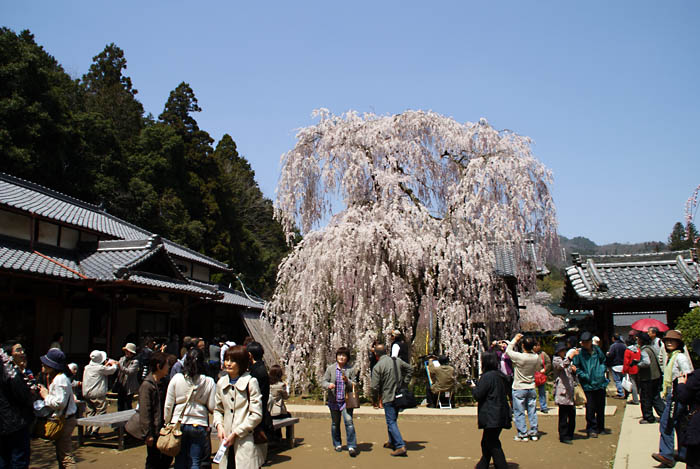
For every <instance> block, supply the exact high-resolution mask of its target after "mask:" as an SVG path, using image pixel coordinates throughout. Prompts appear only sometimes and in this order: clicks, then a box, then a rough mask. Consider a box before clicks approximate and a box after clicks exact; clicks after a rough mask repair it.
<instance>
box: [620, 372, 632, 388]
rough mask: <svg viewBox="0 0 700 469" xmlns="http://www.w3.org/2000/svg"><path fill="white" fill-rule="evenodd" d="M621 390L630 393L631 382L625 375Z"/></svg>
mask: <svg viewBox="0 0 700 469" xmlns="http://www.w3.org/2000/svg"><path fill="white" fill-rule="evenodd" d="M622 389H624V390H625V391H627V392H631V391H632V380H631V379H630V375H625V377H624V378H622Z"/></svg>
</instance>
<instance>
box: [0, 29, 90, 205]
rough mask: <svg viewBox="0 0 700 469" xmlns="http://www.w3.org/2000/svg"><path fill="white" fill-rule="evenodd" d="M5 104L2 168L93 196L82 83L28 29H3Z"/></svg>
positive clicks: (1, 96)
mask: <svg viewBox="0 0 700 469" xmlns="http://www.w3.org/2000/svg"><path fill="white" fill-rule="evenodd" d="M0 104H1V105H0V159H1V160H2V168H3V169H2V170H3V171H5V172H8V173H10V174H13V175H15V176H19V177H22V178H26V179H29V180H31V181H34V182H37V183H39V184H44V185H47V186H49V187H52V188H54V189H57V190H59V191H64V192H68V193H71V194H73V195H76V196H79V197H83V198H85V199H87V200H92V194H91V192H90V190H89V189H88V188H89V187H91V184H90V182H91V179H92V178H93V177H94V176H95V174H96V171H97V169H98V168H97V167H96V165H95V162H94V160H93V159H92V158H89V157H88V158H83V156H84V155H82V154H81V151H80V150H81V148H82V146H83V141H82V139H83V136H82V135H81V133H82V132H81V130H80V128H79V122H78V120H77V119H76V114H78V113H79V110H80V107H81V105H80V93H79V86H78V84H77V83H76V82H75V81H74V80H72V79H71V77H70V76H68V74H67V73H66V72H65V71H64V70H63V68H62V67H61V66H60V65H59V64H58V62H57V61H56V59H54V58H53V57H52V56H51V55H49V54H48V53H47V52H46V51H45V50H44V49H43V48H42V47H41V46H39V45H37V44H36V42H35V41H34V36H33V35H32V34H31V33H30V32H29V31H26V30H25V31H22V32H21V33H20V34H15V33H14V32H13V31H12V30H10V29H8V28H0Z"/></svg>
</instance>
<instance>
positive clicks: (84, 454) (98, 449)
mask: <svg viewBox="0 0 700 469" xmlns="http://www.w3.org/2000/svg"><path fill="white" fill-rule="evenodd" d="M608 405H618V407H619V408H618V411H617V412H616V413H615V415H614V416H608V417H606V427H609V428H611V429H612V430H613V433H612V435H601V436H600V437H599V438H597V439H584V438H583V437H582V429H583V427H584V426H585V420H584V418H583V417H581V416H579V417H577V421H576V422H577V428H578V429H579V430H578V432H577V437H578V439H576V440H575V441H574V444H573V445H563V444H561V443H559V439H558V437H557V418H556V417H555V416H549V415H546V416H545V415H541V414H540V415H541V416H540V418H539V428H540V431H541V432H542V438H541V439H540V441H537V442H532V441H530V442H527V443H520V442H515V441H513V436H514V435H515V429H510V430H506V431H504V432H503V434H502V436H501V442H502V443H503V449H504V451H505V454H506V457H507V459H508V462H509V468H510V469H513V468H524V469H530V468H537V469H543V468H557V469H578V468H580V467H586V468H588V469H597V468H600V469H603V468H605V469H607V468H609V467H611V466H610V463H611V461H612V460H613V459H614V457H615V449H616V447H617V441H618V438H619V431H620V425H621V420H622V414H623V411H624V404H622V402H621V401H616V400H614V399H608ZM355 428H356V431H357V435H358V445H359V449H360V454H359V456H358V457H357V458H354V459H353V458H350V456H349V455H348V453H347V451H344V452H342V453H336V452H335V451H334V450H333V447H332V444H331V441H330V419H323V418H308V419H302V421H301V423H300V424H299V425H298V426H297V430H296V436H297V446H296V447H295V448H294V449H277V450H274V451H272V452H271V453H272V454H271V457H270V459H271V463H270V465H269V466H268V467H273V468H275V467H278V468H280V469H287V468H289V469H302V468H303V469H309V468H323V467H330V466H331V465H335V466H339V467H348V468H358V469H359V468H372V469H374V468H377V467H380V468H382V469H391V468H399V467H400V468H402V469H411V468H415V469H439V468H465V467H466V468H472V467H474V464H476V462H477V461H478V460H479V458H480V457H481V449H480V440H481V432H480V431H479V430H478V429H477V425H476V418H475V417H462V418H451V419H445V420H440V419H434V418H429V419H426V418H419V417H400V418H399V428H400V429H401V433H402V435H403V437H404V439H405V440H406V442H407V445H408V451H409V453H408V457H406V458H392V457H391V456H390V455H389V450H387V449H384V448H382V445H383V444H384V442H385V441H386V440H387V433H386V424H385V423H384V421H383V420H381V419H378V418H367V417H358V418H356V419H355ZM343 432H344V430H343ZM112 441H113V440H112V439H106V440H105V441H104V443H110V442H112ZM216 447H217V444H216V443H214V449H216ZM32 450H33V451H32V464H31V467H33V468H50V467H56V463H55V456H54V450H53V446H51V445H50V444H48V443H46V442H43V441H35V442H33V444H32ZM75 454H76V457H77V459H78V467H79V468H81V469H82V468H85V469H88V468H117V467H118V468H125V469H130V468H133V469H137V468H138V469H140V468H142V467H143V466H144V461H145V459H146V450H145V447H144V446H142V445H141V446H132V447H130V448H128V449H126V450H125V451H121V452H120V451H117V450H116V449H111V448H108V447H105V444H103V443H88V444H86V445H85V446H83V447H81V448H79V449H78V450H76V453H75ZM216 467H217V466H216V465H215V466H214V468H216Z"/></svg>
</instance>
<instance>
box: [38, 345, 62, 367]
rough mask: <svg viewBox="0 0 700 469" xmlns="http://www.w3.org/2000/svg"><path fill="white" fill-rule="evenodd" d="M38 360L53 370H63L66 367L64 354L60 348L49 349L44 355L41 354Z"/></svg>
mask: <svg viewBox="0 0 700 469" xmlns="http://www.w3.org/2000/svg"><path fill="white" fill-rule="evenodd" d="M39 360H41V363H43V364H44V365H46V366H48V367H49V368H53V369H54V370H58V371H63V370H65V369H66V354H65V353H63V352H62V351H61V349H57V348H52V349H49V351H48V352H46V355H42V356H41V357H40V358H39Z"/></svg>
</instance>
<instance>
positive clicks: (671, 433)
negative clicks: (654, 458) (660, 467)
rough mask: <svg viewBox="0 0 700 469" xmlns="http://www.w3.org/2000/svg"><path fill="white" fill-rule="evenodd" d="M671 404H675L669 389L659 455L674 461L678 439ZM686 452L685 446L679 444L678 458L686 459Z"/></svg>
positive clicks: (662, 423) (662, 418)
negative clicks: (672, 418)
mask: <svg viewBox="0 0 700 469" xmlns="http://www.w3.org/2000/svg"><path fill="white" fill-rule="evenodd" d="M671 402H673V396H672V395H671V392H670V389H669V392H667V393H666V407H664V412H663V414H661V423H660V425H659V431H660V432H661V436H660V437H659V453H661V455H662V456H664V457H666V458H668V459H670V460H671V461H673V460H674V456H673V450H674V449H675V443H676V438H675V430H674V428H673V421H672V420H671ZM678 405H680V404H678ZM679 410H680V409H679ZM685 451H686V448H685V446H681V445H680V444H679V445H678V456H679V457H680V459H685Z"/></svg>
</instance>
